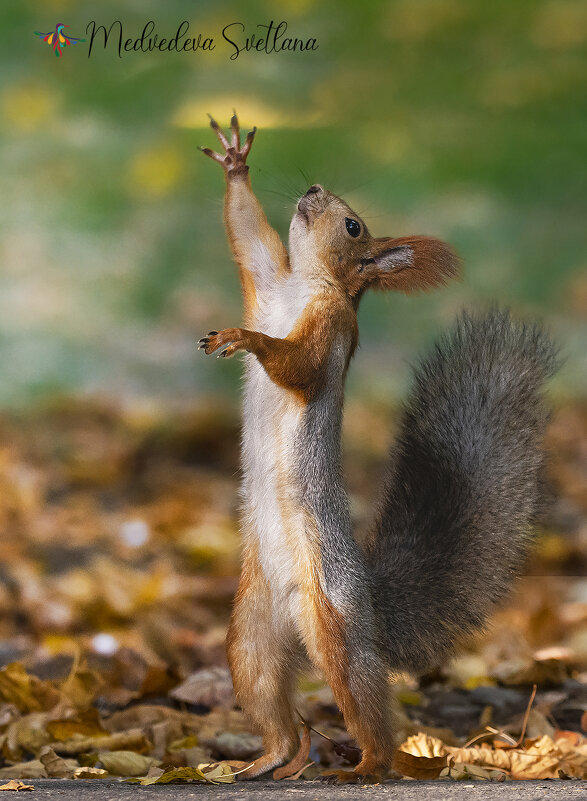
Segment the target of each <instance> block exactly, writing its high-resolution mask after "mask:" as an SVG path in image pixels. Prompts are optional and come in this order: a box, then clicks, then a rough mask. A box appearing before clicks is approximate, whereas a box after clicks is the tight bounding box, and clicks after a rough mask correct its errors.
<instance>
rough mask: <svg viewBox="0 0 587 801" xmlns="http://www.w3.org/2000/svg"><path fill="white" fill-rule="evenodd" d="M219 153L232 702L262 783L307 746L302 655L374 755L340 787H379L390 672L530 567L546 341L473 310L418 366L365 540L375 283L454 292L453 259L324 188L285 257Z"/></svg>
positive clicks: (468, 620)
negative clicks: (355, 359) (375, 223)
mask: <svg viewBox="0 0 587 801" xmlns="http://www.w3.org/2000/svg"><path fill="white" fill-rule="evenodd" d="M210 119H211V127H212V129H213V130H214V132H215V134H216V136H217V137H218V139H219V140H220V143H221V145H222V148H223V149H224V153H223V154H222V155H219V154H218V153H215V152H214V151H212V150H210V149H209V148H201V149H202V151H203V152H204V153H205V154H206V155H207V156H209V157H210V158H212V159H214V160H215V161H217V162H218V163H219V164H221V165H222V167H223V168H224V173H225V178H226V197H225V203H224V222H225V225H226V229H227V232H228V237H229V240H230V245H231V248H232V252H233V254H234V258H235V260H236V262H237V264H238V267H239V274H240V280H241V285H242V292H243V298H244V318H245V326H246V327H245V328H227V329H225V330H224V331H220V332H216V331H212V332H210V333H209V334H208V336H206V337H203V338H202V339H201V340H200V343H199V344H200V347H201V348H203V349H204V351H205V352H206V353H207V354H210V353H214V352H215V351H220V353H219V355H220V356H223V357H228V356H232V355H233V354H234V353H236V352H237V351H240V350H242V351H246V352H247V356H246V358H245V362H246V382H245V397H244V424H243V434H242V471H243V480H242V520H241V529H242V537H243V565H242V573H241V577H240V584H239V588H238V592H237V595H236V599H235V604H234V610H233V613H232V618H231V621H230V627H229V631H228V638H227V651H228V660H229V664H230V669H231V673H232V678H233V682H234V688H235V692H236V697H237V699H238V702H239V704H240V705H241V706H242V708H243V709H244V711H245V712H246V713H247V714H248V716H249V717H250V719H251V720H252V721H253V722H254V724H255V725H256V727H257V728H258V730H259V731H260V733H261V734H262V735H263V743H264V748H265V753H264V755H263V756H261V757H260V758H259V759H258V760H256V762H255V763H254V765H253V766H252V767H250V768H249V769H248V770H246V771H245V772H244V777H246V778H251V777H254V776H257V775H259V774H262V773H264V772H266V771H269V770H271V769H272V768H275V767H277V766H279V765H281V764H282V763H283V762H285V761H287V760H288V759H290V758H291V757H292V756H293V755H294V754H295V753H296V751H297V750H298V748H299V736H298V720H299V718H298V716H297V715H296V713H295V707H294V701H293V693H294V687H295V680H296V674H297V673H298V671H299V670H300V669H301V668H302V667H303V666H304V663H305V662H306V661H307V658H308V657H309V659H310V661H311V662H312V663H313V664H314V665H316V666H317V667H318V668H320V669H321V670H322V671H323V673H324V675H325V677H326V678H327V680H328V682H329V684H330V686H331V688H332V692H333V694H334V697H335V699H336V702H337V704H338V706H339V707H340V709H341V711H342V713H343V715H344V719H345V722H346V725H347V728H348V731H349V732H350V733H351V734H352V735H353V736H354V737H355V738H356V740H357V742H358V743H359V745H360V747H361V749H362V759H361V762H360V764H359V765H357V767H356V768H355V769H354V771H352V772H349V771H338V772H335V773H336V776H335V780H337V779H338V780H339V781H341V782H343V781H349V780H364V779H365V778H366V777H376V778H381V777H383V776H384V775H385V774H386V773H387V771H388V770H389V768H390V767H391V765H392V761H393V756H394V749H395V748H396V746H397V745H398V743H397V742H396V741H395V727H394V720H393V711H392V710H393V705H392V698H391V687H390V682H389V676H390V674H392V673H394V672H398V671H412V672H421V671H425V670H427V669H430V668H432V667H434V666H436V665H438V664H439V663H440V661H441V660H443V659H446V658H447V657H448V656H450V655H451V654H452V653H453V652H454V650H455V648H456V647H457V646H458V645H459V643H460V642H461V641H462V640H463V639H464V638H465V637H467V636H469V635H470V634H471V633H472V632H473V631H475V630H476V629H478V628H480V627H482V625H483V623H484V621H485V620H486V619H487V616H488V614H489V613H490V612H491V611H492V609H493V608H494V605H495V604H496V603H497V602H498V601H500V599H501V598H502V597H503V595H504V594H505V592H506V591H507V588H508V585H509V584H510V581H511V579H512V576H513V574H514V572H515V570H516V568H517V567H518V566H519V564H520V562H521V560H522V559H523V557H524V554H525V551H526V547H527V545H528V542H529V539H530V529H531V524H532V519H533V517H534V514H535V510H536V506H537V501H538V495H539V480H538V474H539V472H540V468H541V465H542V463H543V455H542V451H541V440H542V437H543V432H544V428H545V424H546V419H547V413H546V410H545V408H544V406H543V403H542V399H541V387H542V384H543V382H544V380H545V379H546V378H547V377H548V376H549V375H550V374H552V372H553V371H554V369H555V362H556V357H555V353H554V349H553V347H552V345H551V343H550V341H549V339H548V338H547V337H546V336H545V334H544V333H543V332H542V331H541V330H540V329H539V328H538V327H537V326H526V325H523V324H518V323H513V322H512V321H511V320H510V318H509V316H508V314H507V312H502V311H499V310H495V311H492V312H490V313H488V314H486V315H485V316H480V317H478V318H475V317H471V316H468V315H466V314H465V315H463V316H462V317H461V318H460V320H459V321H458V323H457V324H456V327H455V328H454V330H453V331H452V333H451V334H450V335H449V336H447V337H445V338H443V339H441V340H440V342H439V343H438V344H437V345H436V347H435V349H434V350H433V352H432V355H431V356H429V357H428V358H427V359H426V360H425V361H423V362H422V364H421V365H420V366H419V368H418V369H417V370H416V373H415V377H414V386H413V389H412V391H411V394H410V396H409V398H408V401H407V404H406V408H405V410H404V414H403V420H402V422H401V425H400V430H399V435H398V437H397V442H396V443H395V446H394V447H393V449H392V452H391V456H390V461H389V466H388V469H387V474H386V477H385V481H384V484H383V489H382V493H381V500H380V502H379V507H378V512H377V514H376V516H375V520H374V523H373V525H372V527H371V531H370V534H369V536H368V537H367V539H366V542H365V543H364V544H362V545H361V544H359V543H358V542H357V541H356V540H355V538H354V537H353V533H352V527H351V516H350V512H349V502H348V498H347V495H346V492H345V489H344V486H343V480H342V468H341V421H342V410H343V400H344V383H345V377H346V373H347V370H348V367H349V362H350V360H351V358H352V356H353V353H354V351H355V349H356V347H357V342H358V327H357V308H358V306H359V301H360V299H361V297H362V295H363V293H364V292H365V290H367V289H369V288H373V289H392V290H400V291H402V292H411V291H414V290H425V289H429V288H433V287H436V286H439V285H441V284H443V283H445V282H446V281H447V280H448V279H450V278H453V277H455V276H456V275H457V272H458V259H457V257H456V256H455V254H454V252H453V251H452V250H451V248H450V247H449V246H448V245H446V244H445V243H444V242H441V241H439V240H437V239H433V238H431V237H427V236H404V237H399V238H374V237H372V236H371V234H370V233H369V231H368V230H367V227H366V225H365V223H364V222H363V221H362V220H361V218H360V217H359V216H358V215H357V214H356V213H355V212H354V211H353V210H352V209H351V208H349V206H348V205H347V204H346V203H345V202H344V201H343V200H341V199H340V198H339V197H337V196H336V195H333V194H331V193H330V192H328V191H327V190H326V189H324V188H323V187H322V186H320V185H319V184H315V185H314V186H311V187H310V188H309V189H308V191H307V192H306V194H305V195H304V196H303V197H302V198H301V199H300V200H299V202H298V204H297V210H296V213H295V215H294V217H293V219H292V221H291V225H290V229H289V255H288V251H287V250H286V248H285V246H284V245H283V243H282V242H281V240H280V238H279V236H278V234H277V233H276V231H275V230H274V229H273V228H272V227H271V226H270V225H269V223H268V221H267V218H266V217H265V214H264V212H263V209H262V207H261V205H260V204H259V201H258V200H257V198H256V197H255V195H254V194H253V191H252V189H251V183H250V179H249V175H248V172H249V168H248V166H247V163H246V161H247V156H248V154H249V151H250V149H251V145H252V143H253V139H254V136H255V130H256V129H253V130H252V131H251V132H250V133H249V134H248V135H247V137H246V140H245V142H244V145H243V146H241V140H240V133H239V125H238V120H237V117H236V114H234V115H233V117H232V120H231V132H230V138H229V137H227V136H226V135H225V133H224V132H223V131H222V130H221V128H220V127H219V126H218V124H217V123H216V122H215V121H214V120H213V119H212V118H210Z"/></svg>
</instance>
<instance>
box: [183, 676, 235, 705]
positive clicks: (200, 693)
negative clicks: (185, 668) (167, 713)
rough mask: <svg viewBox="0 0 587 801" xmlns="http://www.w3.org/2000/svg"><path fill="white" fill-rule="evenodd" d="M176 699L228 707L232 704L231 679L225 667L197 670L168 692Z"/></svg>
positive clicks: (190, 702)
mask: <svg viewBox="0 0 587 801" xmlns="http://www.w3.org/2000/svg"><path fill="white" fill-rule="evenodd" d="M169 695H170V696H171V697H172V698H175V699H176V700H177V701H184V702H185V703H188V704H201V705H203V706H208V707H215V706H224V707H227V708H228V709H230V708H231V707H232V706H233V704H234V692H233V689H232V679H231V678H230V673H229V671H228V670H227V669H226V668H221V667H211V668H203V669H202V670H197V671H196V672H195V673H192V674H191V675H190V676H188V677H187V679H186V680H185V681H183V682H182V683H181V684H179V685H178V686H177V687H174V689H173V690H171V692H170V693H169Z"/></svg>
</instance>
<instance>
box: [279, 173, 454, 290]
mask: <svg viewBox="0 0 587 801" xmlns="http://www.w3.org/2000/svg"><path fill="white" fill-rule="evenodd" d="M289 245H290V256H291V260H292V265H293V267H294V269H296V268H297V267H298V265H299V266H300V268H301V269H304V270H308V269H309V270H311V271H313V272H314V273H316V272H321V273H323V276H320V277H324V278H326V280H328V281H329V282H333V283H336V284H338V285H339V286H340V287H341V288H342V289H343V290H344V291H345V292H346V294H348V295H349V297H351V298H353V299H354V298H357V299H358V298H360V296H361V295H362V293H363V292H364V291H365V290H366V289H368V288H369V287H372V288H374V289H395V290H398V291H401V292H413V291H416V290H425V289H431V288H432V287H436V286H440V285H441V284H444V283H446V281H448V280H449V279H450V278H453V277H455V276H456V275H457V273H458V268H459V260H458V258H457V256H456V254H455V253H454V251H453V250H452V249H451V248H450V247H449V245H447V244H446V243H445V242H441V241H440V240H439V239H433V238H432V237H429V236H403V237H399V238H393V237H383V238H375V237H372V236H371V234H370V233H369V231H368V229H367V226H366V225H365V223H364V222H363V220H362V219H361V218H360V217H359V215H358V214H356V213H355V212H354V211H353V210H352V209H351V208H349V206H348V205H347V204H346V203H345V202H344V200H341V198H339V197H337V196H336V195H333V194H332V193H330V192H328V191H327V190H326V189H324V188H323V187H322V186H320V185H319V184H315V185H314V186H311V187H310V188H309V189H308V191H307V192H306V194H305V195H303V196H302V197H301V198H300V200H299V202H298V206H297V211H296V213H295V215H294V217H293V219H292V221H291V225H290V229H289Z"/></svg>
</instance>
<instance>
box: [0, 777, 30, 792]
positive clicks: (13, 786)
mask: <svg viewBox="0 0 587 801" xmlns="http://www.w3.org/2000/svg"><path fill="white" fill-rule="evenodd" d="M34 789H35V788H34V787H33V785H32V784H23V782H19V781H17V780H16V779H11V780H10V781H9V782H7V783H6V784H3V785H1V786H0V790H16V791H17V792H18V791H19V790H34Z"/></svg>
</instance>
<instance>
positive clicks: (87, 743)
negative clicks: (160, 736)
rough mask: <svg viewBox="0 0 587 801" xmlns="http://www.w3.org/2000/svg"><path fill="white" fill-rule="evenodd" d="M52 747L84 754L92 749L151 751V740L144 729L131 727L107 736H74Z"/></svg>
mask: <svg viewBox="0 0 587 801" xmlns="http://www.w3.org/2000/svg"><path fill="white" fill-rule="evenodd" d="M51 748H53V750H54V751H55V752H56V753H58V754H69V755H71V756H73V755H75V754H84V753H87V752H91V751H123V750H128V751H139V752H145V751H150V750H151V748H152V744H151V743H150V742H149V740H148V739H147V737H146V736H145V733H144V731H143V730H142V729H130V730H129V731H120V732H116V733H115V734H110V735H108V736H107V737H104V736H102V735H100V736H98V737H72V738H71V739H69V740H66V741H65V742H64V743H59V742H54V743H51Z"/></svg>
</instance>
